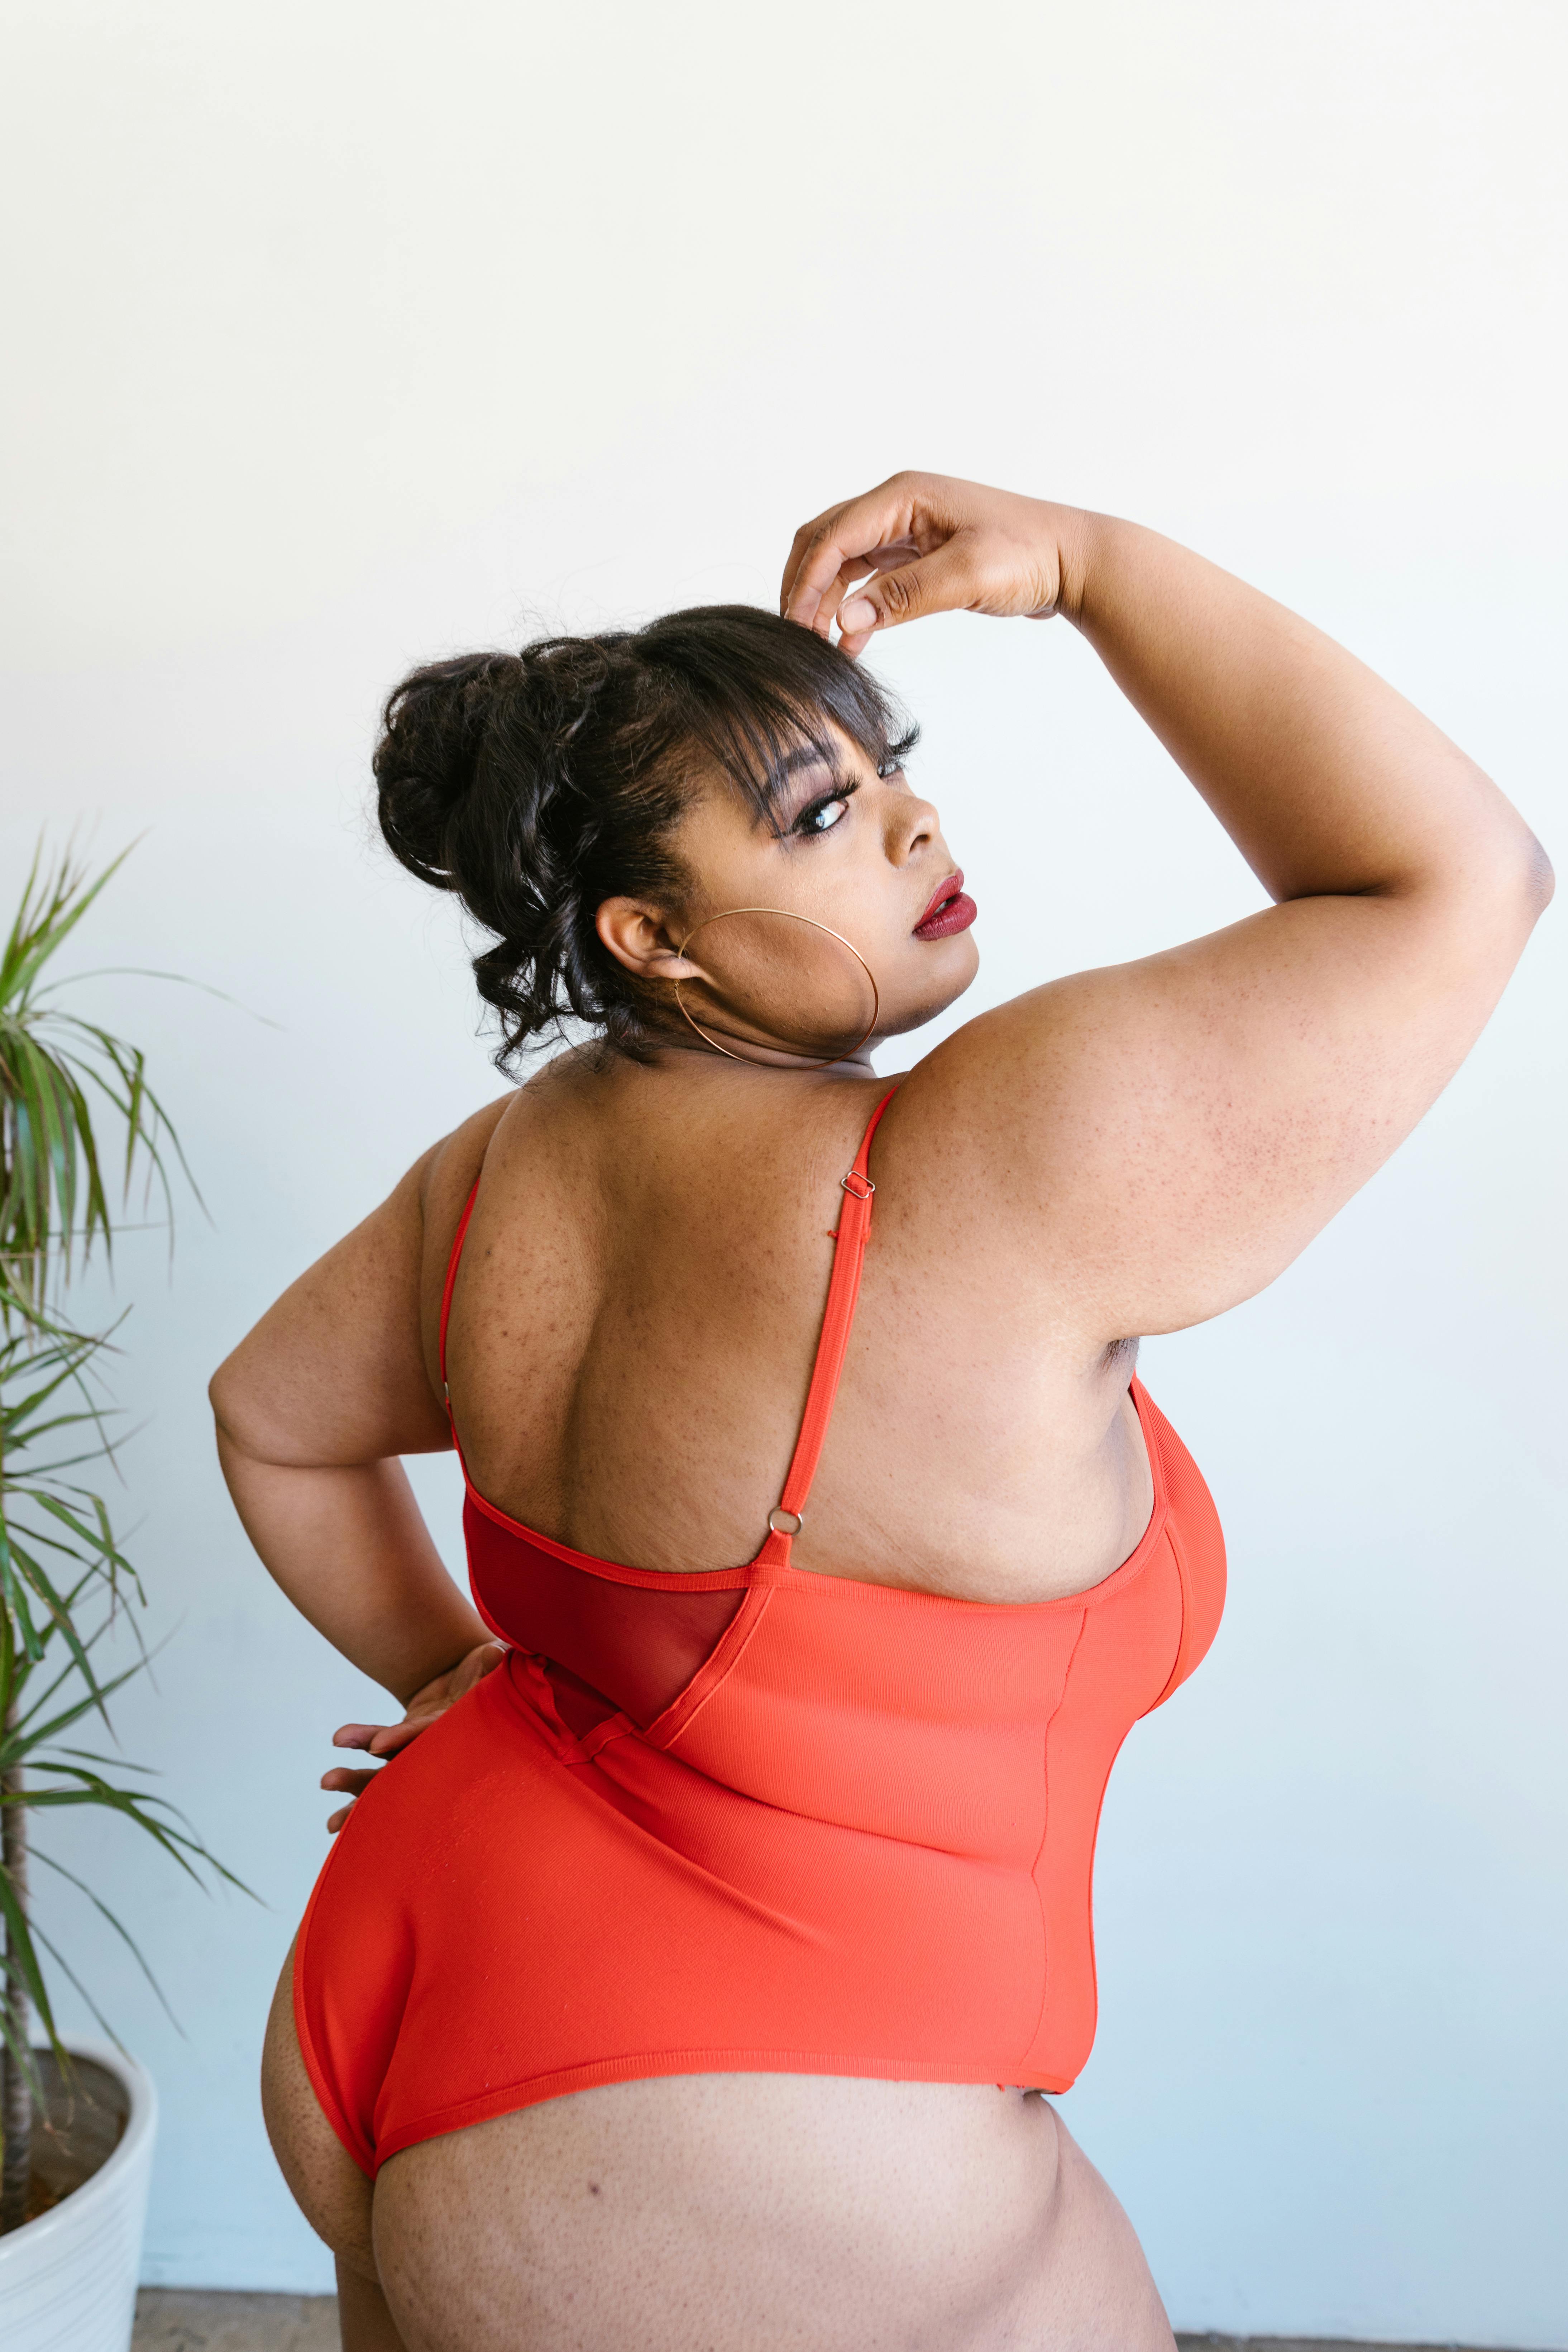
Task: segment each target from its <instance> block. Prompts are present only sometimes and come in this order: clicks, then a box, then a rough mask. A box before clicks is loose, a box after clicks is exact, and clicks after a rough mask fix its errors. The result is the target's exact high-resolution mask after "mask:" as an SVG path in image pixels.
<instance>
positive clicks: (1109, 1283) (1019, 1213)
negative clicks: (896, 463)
mask: <svg viewBox="0 0 1568 2352" xmlns="http://www.w3.org/2000/svg"><path fill="white" fill-rule="evenodd" d="M784 609H785V611H786V612H787V613H788V614H791V616H792V617H794V618H796V619H798V620H800V621H802V622H803V623H805V625H808V626H812V627H815V628H816V629H818V630H819V631H824V632H826V629H827V628H828V626H829V625H830V623H831V622H832V620H833V619H834V618H836V617H837V620H838V621H839V623H840V625H841V626H842V627H843V629H844V631H845V638H846V643H847V646H849V649H850V650H851V651H854V652H858V651H859V650H860V649H861V648H862V647H863V646H865V645H867V644H868V643H869V642H870V640H871V638H872V636H873V635H875V633H876V632H877V631H878V630H880V629H885V628H888V627H890V626H893V625H897V624H898V623H900V622H902V621H907V620H911V619H914V618H917V617H918V616H919V615H920V614H923V613H928V612H938V611H944V610H949V611H950V610H955V609H957V610H972V611H976V612H983V613H992V614H1049V613H1053V612H1059V613H1061V614H1065V615H1066V616H1067V617H1068V619H1070V620H1071V621H1073V622H1074V623H1075V624H1076V625H1077V626H1078V627H1079V629H1080V630H1081V631H1082V633H1083V635H1085V636H1086V637H1087V638H1088V640H1089V643H1090V644H1091V645H1092V646H1094V648H1095V650H1096V651H1097V652H1098V653H1099V655H1100V658H1101V660H1102V661H1103V662H1104V663H1105V665H1106V667H1107V668H1108V669H1109V670H1110V674H1111V676H1112V677H1114V678H1115V679H1116V681H1117V683H1118V685H1119V686H1120V687H1121V689H1122V691H1123V692H1124V693H1125V694H1126V695H1127V696H1128V697H1129V698H1130V699H1131V701H1132V702H1133V704H1134V705H1135V706H1136V707H1137V709H1139V710H1140V711H1141V712H1142V715H1143V717H1144V718H1145V719H1147V720H1148V722H1149V724H1150V726H1151V727H1152V729H1153V730H1154V731H1155V733H1156V734H1157V735H1158V736H1159V737H1160V739H1161V740H1162V741H1163V743H1164V744H1165V745H1166V747H1167V749H1168V750H1169V751H1171V753H1172V755H1173V758H1174V759H1175V760H1176V761H1178V762H1179V764H1180V766H1181V767H1182V768H1183V769H1184V772H1185V773H1186V774H1187V776H1188V777H1189V778H1190V779H1191V780H1192V782H1193V783H1194V784H1195V785H1196V787H1197V789H1198V791H1199V792H1200V793H1202V794H1203V796H1204V799H1205V801H1206V802H1207V803H1208V805H1209V807H1210V808H1211V809H1212V810H1213V811H1214V813H1215V816H1217V817H1218V819H1219V821H1220V823H1221V824H1223V825H1224V826H1225V828H1226V831H1227V832H1228V833H1229V835H1231V838H1232V839H1233V840H1234V841H1235V842H1236V844H1237V847H1238V848H1239V849H1240V850H1241V852H1242V854H1243V856H1245V857H1246V858H1247V861H1248V863H1249V864H1250V865H1251V866H1252V868H1253V870H1254V872H1255V873H1256V874H1257V875H1258V878H1259V880H1260V881H1261V882H1262V883H1263V884H1264V886H1265V887H1266V888H1267V889H1268V892H1269V894H1270V896H1271V897H1272V898H1274V899H1275V900H1276V901H1277V902H1278V903H1277V904H1276V905H1275V906H1274V907H1273V908H1271V909H1269V910H1268V911H1267V912H1264V913H1261V914H1258V915H1255V916H1252V917H1250V918H1249V919H1247V920H1246V921H1244V922H1241V923H1237V924H1235V925H1233V926H1232V927H1231V928H1230V929H1226V930H1223V931H1218V932H1215V933H1213V934H1212V935H1211V936H1209V937H1207V938H1205V939H1199V940H1193V941H1191V942H1190V943H1188V944H1187V945H1185V946H1183V947H1179V948H1176V949H1173V950H1170V951H1168V952H1166V953H1164V954H1161V955H1156V956H1152V957H1149V958H1147V959H1145V960H1144V961H1142V962H1138V963H1133V964H1126V965H1122V966H1121V967H1117V968H1114V969H1110V970H1105V971H1090V972H1083V973H1079V974H1077V975H1075V976H1074V977H1072V978H1071V979H1068V980H1062V981H1057V982H1052V983H1050V984H1049V985H1047V986H1046V987H1043V988H1040V989H1037V990H1034V991H1032V992H1029V993H1028V994H1026V995H1025V996H1021V997H1018V998H1016V999H1015V1000H1014V1001H1013V1002H1012V1003H1009V1004H1006V1005H1004V1006H1002V1007H1000V1008H999V1009H998V1010H997V1011H995V1012H994V1013H987V1014H984V1015H983V1016H982V1017H981V1018H980V1019H979V1020H977V1021H975V1022H973V1023H971V1024H970V1025H969V1026H968V1027H967V1028H966V1029H964V1030H963V1031H961V1032H960V1033H959V1034H957V1035H956V1036H955V1037H953V1038H952V1039H950V1040H949V1041H948V1042H947V1043H946V1044H945V1045H942V1046H941V1047H939V1048H938V1050H937V1052H936V1053H934V1054H933V1055H931V1056H930V1057H929V1058H928V1060H927V1061H926V1062H925V1063H923V1064H922V1065H921V1068H920V1071H919V1072H918V1073H917V1078H916V1081H911V1085H914V1084H917V1083H918V1087H919V1090H920V1092H921V1094H922V1095H923V1096H924V1097H926V1099H925V1103H924V1106H923V1108H922V1110H921V1118H922V1120H926V1119H929V1118H930V1117H931V1116H937V1117H941V1118H944V1119H945V1120H946V1121H947V1126H946V1127H945V1128H944V1129H943V1131H944V1132H952V1133H963V1134H964V1135H969V1136H973V1137H974V1138H975V1139H976V1140H975V1143H974V1145H973V1149H974V1150H976V1152H978V1153H979V1154H980V1155H981V1156H982V1158H983V1160H984V1161H985V1163H986V1164H985V1166H984V1170H982V1171H977V1172H981V1173H984V1174H986V1175H989V1177H990V1178H991V1179H992V1180H993V1181H992V1183H991V1185H990V1188H989V1191H988V1195H987V1197H988V1198H990V1199H991V1200H992V1201H994V1202H998V1203H1010V1204H1011V1207H1010V1210H1009V1209H1007V1208H1002V1209H1001V1210H1000V1211H999V1213H1001V1214H1003V1215H1004V1216H1009V1215H1010V1217H1011V1219H1012V1220H1013V1221H1014V1222H1015V1226H1016V1224H1018V1223H1021V1224H1022V1226H1023V1228H1024V1230H1025V1232H1026V1233H1032V1234H1034V1235H1035V1236H1036V1238H1037V1243H1038V1244H1039V1246H1040V1248H1041V1249H1042V1250H1044V1251H1046V1252H1047V1253H1048V1255H1049V1259H1050V1263H1051V1265H1052V1266H1053V1268H1054V1269H1056V1270H1058V1271H1060V1272H1061V1273H1062V1274H1064V1276H1066V1277H1067V1280H1066V1283H1065V1286H1064V1288H1063V1292H1062V1301H1063V1307H1064V1311H1067V1312H1069V1319H1070V1318H1081V1326H1080V1328H1079V1330H1078V1333H1077V1336H1078V1337H1079V1338H1080V1339H1082V1340H1083V1341H1084V1342H1085V1343H1087V1344H1099V1343H1100V1342H1105V1341H1110V1340H1112V1339H1118V1338H1121V1337H1123V1336H1126V1335H1128V1334H1131V1333H1134V1332H1140V1331H1155V1330H1171V1329H1175V1328H1180V1327H1182V1326H1184V1325H1186V1324H1190V1323H1194V1322H1199V1321H1202V1320H1203V1319H1204V1318H1206V1317H1208V1316H1211V1315H1215V1314H1217V1313H1219V1312H1220V1311H1221V1310H1222V1309H1223V1308H1225V1307H1229V1306H1232V1305H1234V1304H1236V1303H1237V1301H1238V1300H1239V1299H1242V1298H1245V1297H1249V1296H1251V1295H1252V1293H1254V1292H1255V1291H1257V1290H1258V1289H1260V1288H1262V1287H1263V1286H1264V1285H1265V1284H1267V1283H1268V1282H1270V1281H1272V1280H1273V1278H1274V1277H1275V1276H1277V1275H1278V1274H1279V1273H1280V1272H1281V1271H1282V1270H1283V1268H1284V1267H1285V1266H1286V1265H1289V1262H1290V1260H1291V1259H1292V1258H1293V1257H1294V1256H1295V1255H1297V1253H1298V1252H1299V1251H1300V1249H1301V1248H1302V1247H1303V1246H1304V1245H1305V1244H1306V1243H1307V1242H1308V1241H1309V1240H1310V1238H1311V1236H1312V1234H1315V1233H1316V1232H1318V1231H1319V1230H1320V1229H1321V1226H1322V1225H1324V1224H1325V1223H1327V1221H1328V1220H1329V1218H1331V1216H1332V1215H1333V1214H1334V1213H1335V1211H1336V1210H1338V1209H1339V1208H1340V1207H1341V1206H1342V1204H1343V1203H1344V1202H1345V1201H1346V1200H1348V1199H1349V1197H1350V1196H1351V1194H1352V1192H1355V1191H1356V1190H1357V1189H1358V1187H1359V1186H1361V1185H1362V1184H1363V1183H1364V1182H1365V1181H1366V1180H1367V1178H1368V1177H1369V1176H1370V1175H1372V1173H1373V1171H1374V1170H1375V1169H1377V1168H1378V1167H1379V1166H1380V1165H1381V1164H1382V1162H1383V1161H1384V1160H1385V1159H1386V1158H1387V1157H1388V1155H1389V1153H1390V1152H1391V1151H1393V1150H1394V1148H1395V1146H1396V1145H1397V1144H1398V1143H1399V1142H1400V1141H1401V1140H1402V1139H1403V1138H1404V1137H1405V1135H1407V1134H1408V1133H1409V1131H1410V1129H1411V1128H1412V1127H1414V1126H1415V1122H1416V1120H1417V1119H1418V1118H1420V1117H1421V1115H1422V1113H1423V1112H1424V1111H1425V1110H1426V1108H1428V1106H1429V1105H1430V1104H1431V1103H1432V1101H1433V1100H1434V1099H1435V1097H1436V1095H1437V1094H1438V1093H1439V1092H1440V1091H1441V1089H1442V1088H1443V1087H1444V1086H1445V1085H1446V1084H1447V1081H1448V1079H1449V1078H1450V1077H1451V1076H1452V1075H1453V1073H1454V1071H1455V1070H1456V1069H1457V1068H1458V1065H1459V1063H1460V1062H1461V1061H1462V1060H1463V1058H1464V1056H1465V1055H1466V1053H1467V1052H1468V1050H1469V1047H1470V1046H1471V1045H1472V1044H1473V1043H1474V1041H1475V1039H1476V1037H1477V1035H1478V1034H1479V1031H1480V1029H1481V1027H1482V1025H1483V1024H1484V1023H1485V1021H1486V1019H1487V1017H1488V1015H1489V1013H1490V1012H1491V1009H1492V1007H1493V1005H1494V1004H1495V1003H1496V1002H1497V999H1498V997H1499V995H1500V993H1501V991H1502V988H1503V985H1504V983H1505V982H1506V981H1507V979H1508V977H1509V974H1510V971H1512V969H1513V966H1514V964H1515V962H1516V961H1517V960H1518V958H1519V955H1520V953H1521V950H1522V949H1523V946H1524V943H1525V941H1526V940H1527V939H1528V938H1529V935H1530V931H1531V927H1532V925H1533V924H1534V922H1535V920H1536V918H1537V917H1538V916H1539V914H1540V913H1541V911H1542V908H1543V907H1544V906H1545V905H1546V903H1547V901H1548V899H1549V898H1550V896H1551V887H1552V885H1551V869H1550V867H1549V866H1548V865H1547V862H1546V859H1545V856H1544V855H1543V853H1542V850H1541V847H1540V845H1539V844H1538V843H1537V842H1536V840H1535V839H1534V837H1533V835H1531V832H1530V830H1529V828H1528V827H1527V826H1526V824H1524V822H1523V820H1522V819H1521V817H1520V815H1519V814H1518V813H1517V811H1516V810H1514V809H1513V808H1512V807H1511V806H1510V803H1509V802H1508V801H1507V800H1505V799H1504V797H1503V795H1502V794H1501V793H1500V792H1499V791H1498V789H1497V787H1496V786H1495V785H1494V784H1493V783H1492V782H1490V781H1489V779H1488V778H1487V777H1486V776H1485V775H1483V774H1482V773H1481V772H1480V771H1479V769H1478V768H1477V767H1476V766H1475V765H1474V763H1473V762H1472V761H1469V760H1468V759H1467V758H1466V756H1465V754H1464V753H1463V752H1462V751H1458V749H1456V747H1455V746H1454V745H1453V744H1452V743H1450V742H1449V741H1448V740H1447V738H1446V737H1445V736H1444V735H1442V734H1441V733H1440V732H1439V731H1438V730H1437V729H1436V727H1434V726H1433V725H1432V724H1431V723H1430V721H1429V720H1427V719H1424V718H1423V717H1422V716H1421V714H1420V712H1419V711H1417V710H1415V709H1412V708H1411V706H1410V705H1409V704H1408V703H1407V702H1405V700H1404V699H1403V698H1402V697H1401V696H1400V695H1398V694H1396V693H1395V692H1394V689H1393V688H1390V687H1388V686H1386V685H1384V682H1383V681H1382V680H1381V679H1380V678H1378V677H1374V676H1373V673H1372V672H1371V671H1370V670H1368V669H1366V668H1365V667H1363V665H1362V664H1361V663H1360V662H1358V661H1357V660H1355V659H1354V657H1353V656H1352V655H1350V654H1348V653H1346V652H1344V651H1343V649H1342V647H1341V646H1337V645H1335V644H1334V643H1333V642H1332V641H1331V639H1330V638H1328V637H1325V636H1324V635H1321V632H1320V631H1318V630H1316V629H1314V628H1312V627H1310V625H1308V624H1307V623H1306V622H1304V621H1302V620H1300V619H1298V618H1297V617H1296V615H1295V614H1291V613H1289V612H1287V611H1285V610H1284V609H1283V608H1282V607H1281V606H1280V605H1278V604H1274V603H1272V602H1271V601H1270V599H1269V598H1268V597H1267V596H1264V595H1261V594H1259V593H1258V592H1257V591H1256V590H1254V589H1251V588H1248V587H1247V586H1245V585H1244V584H1243V583H1241V582H1240V581H1238V580H1235V579H1233V578H1231V577H1230V576H1229V575H1228V574H1227V573H1226V572H1221V571H1219V570H1217V569H1216V568H1215V566H1214V565H1213V564H1210V563H1207V562H1205V561H1204V560H1203V559H1202V558H1201V557H1199V556H1196V555H1194V554H1191V553H1189V552H1188V551H1186V550H1185V549H1183V548H1180V547H1177V546H1175V545H1173V543H1172V542H1171V541H1168V540H1165V539H1162V538H1160V537H1159V536H1158V535H1157V534H1156V533H1154V532H1152V531H1148V530H1141V529H1140V528H1138V526H1136V525H1135V524H1131V523H1127V522H1121V521H1118V520H1114V519H1112V518H1110V517H1107V516H1101V515H1091V514H1085V513H1082V512H1080V511H1079V510H1077V509H1071V508H1064V507H1058V506H1052V505H1048V504H1046V503H1044V502H1041V501H1038V500H1035V499H1021V498H1014V497H1011V496H1009V495H1007V494H1006V493H1005V492H1001V491H995V490H986V489H983V488H979V487H978V486H976V485H973V484H970V483H962V482H950V481H945V480H942V479H939V478H931V477H928V476H917V475H900V476H896V477H895V478H894V479H893V480H892V481H890V482H889V483H886V484H884V485H883V487H882V488H880V489H879V490H876V491H873V492H871V493H870V494H869V495H868V497H866V498H864V499H857V500H854V501H852V502H851V503H850V504H849V505H847V506H846V507H843V508H837V509H832V510H830V511H829V513H827V514H826V515H824V516H822V517H820V518H819V519H818V520H817V521H816V522H815V523H813V524H808V525H807V526H806V527H805V530H803V531H801V532H799V533H797V535H796V539H795V547H794V549H793V550H792V552H791V559H790V563H789V566H788V568H787V570H786V572H785V579H784ZM915 1108H916V1106H915V1104H914V1101H913V1098H912V1097H911V1102H910V1112H911V1115H912V1114H913V1112H914V1109H915ZM1069 1298H1070V1301H1071V1307H1070V1310H1068V1307H1067V1302H1068V1299H1069Z"/></svg>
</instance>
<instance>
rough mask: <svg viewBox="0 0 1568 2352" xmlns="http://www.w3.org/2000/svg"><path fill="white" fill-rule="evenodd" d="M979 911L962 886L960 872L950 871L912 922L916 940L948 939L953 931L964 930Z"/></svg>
mask: <svg viewBox="0 0 1568 2352" xmlns="http://www.w3.org/2000/svg"><path fill="white" fill-rule="evenodd" d="M979 912H980V909H979V908H978V907H977V906H976V905H975V903H974V901H973V898H970V897H968V896H967V894H966V893H965V890H964V887H963V868H962V867H961V868H960V869H959V871H958V872H957V873H956V874H950V875H949V876H948V877H947V880H946V881H945V882H944V883H943V884H942V888H941V889H940V890H939V891H938V892H937V894H936V897H935V898H933V899H932V900H931V905H930V906H929V907H928V908H926V910H925V913H924V914H923V915H922V916H921V919H920V921H919V922H918V923H917V924H916V925H915V937H916V939H917V940H950V939H952V936H953V934H954V932H955V931H966V930H967V929H969V926H970V924H971V923H972V922H973V920H974V918H975V916H976V915H977V914H978V913H979Z"/></svg>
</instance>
